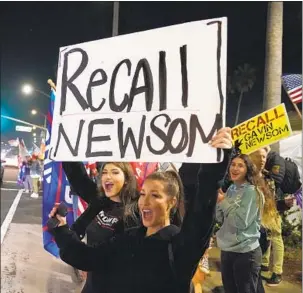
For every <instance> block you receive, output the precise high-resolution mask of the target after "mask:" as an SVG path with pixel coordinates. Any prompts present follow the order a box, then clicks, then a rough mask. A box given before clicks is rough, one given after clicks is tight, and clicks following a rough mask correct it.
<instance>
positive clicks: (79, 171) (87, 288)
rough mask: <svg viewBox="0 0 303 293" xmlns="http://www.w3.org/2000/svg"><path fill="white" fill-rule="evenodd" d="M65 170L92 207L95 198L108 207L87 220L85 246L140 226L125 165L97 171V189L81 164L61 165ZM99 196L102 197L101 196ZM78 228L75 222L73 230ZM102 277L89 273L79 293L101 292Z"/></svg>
mask: <svg viewBox="0 0 303 293" xmlns="http://www.w3.org/2000/svg"><path fill="white" fill-rule="evenodd" d="M63 168H64V171H65V173H66V175H67V178H68V180H69V182H70V185H71V186H72V188H73V192H75V193H76V194H78V195H80V196H81V197H82V198H84V199H85V200H86V201H87V202H91V204H92V205H94V204H95V203H96V201H94V200H96V199H97V198H98V197H99V198H100V200H102V196H103V197H104V196H105V197H106V198H108V199H109V200H108V201H107V205H106V206H104V207H103V208H101V209H100V211H98V214H97V216H96V217H95V218H94V219H92V220H91V221H90V223H89V224H88V226H87V227H86V230H85V233H86V237H87V244H88V245H92V246H96V245H98V244H99V243H101V242H103V241H106V240H108V239H110V238H111V237H113V236H115V235H117V234H119V233H123V232H124V228H125V227H127V228H129V227H133V226H137V225H139V219H138V216H136V211H135V208H136V203H137V200H138V192H137V181H136V178H135V176H134V174H133V171H132V167H131V166H130V164H128V163H110V162H108V163H105V164H103V166H102V167H101V169H100V174H99V176H100V186H97V184H96V183H94V182H93V181H92V180H91V179H90V178H89V176H88V175H87V173H86V170H85V168H84V166H83V164H82V163H72V162H65V163H63ZM100 195H101V196H100ZM76 226H77V221H76V222H75V224H74V225H73V228H75V227H76ZM102 283H103V276H102V275H100V274H99V273H98V272H97V271H95V272H88V274H87V278H86V282H85V285H84V287H83V289H82V293H97V292H98V293H99V292H103V290H102V287H103V285H102Z"/></svg>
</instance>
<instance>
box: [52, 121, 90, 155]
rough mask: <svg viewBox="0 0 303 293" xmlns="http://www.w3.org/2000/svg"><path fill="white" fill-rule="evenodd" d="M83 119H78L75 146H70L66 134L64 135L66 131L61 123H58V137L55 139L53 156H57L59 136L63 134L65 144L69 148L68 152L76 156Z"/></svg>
mask: <svg viewBox="0 0 303 293" xmlns="http://www.w3.org/2000/svg"><path fill="white" fill-rule="evenodd" d="M84 122H85V121H84V120H82V119H81V120H80V125H79V128H78V136H77V140H76V145H75V148H73V147H72V145H71V143H70V141H69V139H68V137H67V135H66V132H65V130H64V128H63V125H62V123H60V124H59V127H58V139H57V144H56V148H55V152H54V157H56V156H57V152H58V148H59V144H60V140H61V136H63V138H64V140H65V142H66V144H67V147H68V149H69V150H70V152H71V153H72V155H73V156H74V157H76V156H78V149H79V143H80V138H81V134H82V129H83V125H84Z"/></svg>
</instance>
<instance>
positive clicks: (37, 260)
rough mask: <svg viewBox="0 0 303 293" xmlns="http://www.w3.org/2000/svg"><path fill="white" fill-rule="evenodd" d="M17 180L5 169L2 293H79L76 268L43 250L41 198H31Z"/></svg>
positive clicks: (14, 170) (11, 170) (13, 174)
mask: <svg viewBox="0 0 303 293" xmlns="http://www.w3.org/2000/svg"><path fill="white" fill-rule="evenodd" d="M16 179H17V170H16V169H12V168H7V169H5V175H4V184H3V186H2V187H1V240H2V237H3V235H2V234H3V233H2V232H3V231H4V232H5V233H4V234H5V235H4V239H3V242H2V243H1V293H63V292H64V293H77V292H80V288H81V285H80V284H79V283H77V279H76V278H75V275H74V271H73V269H72V268H71V267H70V266H68V265H66V264H65V263H63V262H62V261H61V260H59V259H56V258H55V257H53V256H52V255H50V254H49V253H48V252H46V251H45V250H44V248H43V242H42V240H43V239H42V229H41V221H42V219H41V210H42V197H40V198H38V199H32V198H30V194H26V193H24V192H22V191H20V187H18V185H17V184H16V183H14V182H16ZM18 199H19V201H18ZM14 207H16V208H15V211H14ZM10 219H11V220H10ZM6 225H7V228H8V229H7V232H6V231H5V230H6V229H5V226H6Z"/></svg>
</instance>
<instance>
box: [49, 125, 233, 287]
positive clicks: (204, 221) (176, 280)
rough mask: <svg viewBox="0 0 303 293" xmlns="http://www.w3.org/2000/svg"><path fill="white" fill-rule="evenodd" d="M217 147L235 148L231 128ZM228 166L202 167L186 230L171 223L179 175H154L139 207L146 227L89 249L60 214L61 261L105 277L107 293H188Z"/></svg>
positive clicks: (218, 139)
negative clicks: (219, 188) (221, 180)
mask: <svg viewBox="0 0 303 293" xmlns="http://www.w3.org/2000/svg"><path fill="white" fill-rule="evenodd" d="M211 145H212V146H213V147H215V148H224V149H226V148H229V149H230V148H231V147H232V140H231V135H230V129H229V128H228V129H226V128H225V129H221V130H220V131H219V132H218V133H217V135H216V136H215V137H214V138H213V139H212V141H211ZM227 161H228V158H227V156H225V160H224V162H223V163H218V164H201V165H200V170H199V174H198V178H197V179H198V180H199V185H198V190H197V192H196V195H194V196H192V197H191V202H190V203H189V205H188V210H187V213H186V214H185V217H184V221H183V224H182V227H181V229H179V228H178V227H176V226H174V225H172V224H171V222H173V221H174V218H176V216H177V215H178V214H179V213H178V212H179V205H180V202H181V199H182V195H183V186H182V183H181V180H180V177H179V175H178V174H177V173H175V172H173V171H168V172H162V173H161V172H159V173H153V174H151V175H149V176H148V177H147V178H146V180H145V182H144V184H143V186H142V189H141V193H140V198H139V201H138V206H139V210H140V215H141V218H142V222H143V227H141V228H138V229H132V230H130V231H128V232H126V233H124V234H123V235H120V236H117V237H115V238H112V239H111V240H110V241H105V242H103V243H102V244H100V245H99V246H97V247H90V246H86V245H85V244H84V243H83V242H81V241H80V240H79V239H78V237H77V235H76V234H75V233H74V232H73V231H71V230H70V229H69V228H68V226H67V225H66V220H65V218H63V217H60V216H59V215H57V214H56V210H57V207H56V206H55V207H54V208H53V210H52V212H51V214H50V217H54V216H56V217H57V219H58V220H59V221H60V226H59V227H57V228H56V229H54V235H55V240H56V242H57V244H58V246H59V248H60V255H61V258H62V259H63V260H64V261H65V262H67V263H68V264H70V265H72V266H74V267H77V268H79V269H82V270H87V271H99V272H100V273H102V274H103V275H104V277H105V278H104V279H105V280H106V281H105V282H106V284H105V285H104V291H105V292H107V293H119V292H121V293H122V292H123V293H125V292H129V293H136V292H138V293H139V292H140V293H141V292H145V293H155V292H157V293H169V292H171V293H178V292H180V293H183V292H184V293H185V292H186V293H187V292H188V291H189V284H190V281H191V279H192V277H193V273H194V272H195V269H196V266H197V264H198V262H199V260H200V258H201V256H202V255H203V253H204V251H205V250H206V248H207V247H208V244H209V239H210V236H211V233H212V228H213V225H214V211H215V206H216V200H217V188H218V186H217V183H218V181H219V180H220V179H221V178H222V177H223V175H224V172H225V168H226V165H227Z"/></svg>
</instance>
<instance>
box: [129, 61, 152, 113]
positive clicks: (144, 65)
mask: <svg viewBox="0 0 303 293" xmlns="http://www.w3.org/2000/svg"><path fill="white" fill-rule="evenodd" d="M141 69H142V71H143V77H144V86H140V87H137V84H138V79H139V73H140V71H141ZM142 93H145V104H146V111H150V110H151V108H152V105H153V98H154V83H153V74H152V72H151V69H150V66H149V63H148V61H147V59H141V60H140V61H139V62H138V64H137V67H136V71H135V73H134V77H133V81H132V86H131V89H130V94H129V103H128V107H127V112H129V111H130V110H131V108H132V106H133V102H134V97H135V96H136V95H139V94H142Z"/></svg>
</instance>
